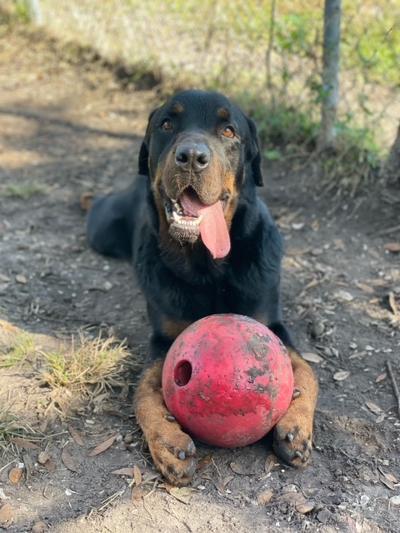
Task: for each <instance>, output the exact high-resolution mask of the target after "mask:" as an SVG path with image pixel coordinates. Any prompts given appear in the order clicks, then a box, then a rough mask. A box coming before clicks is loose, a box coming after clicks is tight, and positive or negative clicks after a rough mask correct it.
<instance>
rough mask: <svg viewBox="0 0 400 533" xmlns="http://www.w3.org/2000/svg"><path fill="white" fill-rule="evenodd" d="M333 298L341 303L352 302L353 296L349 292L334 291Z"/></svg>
mask: <svg viewBox="0 0 400 533" xmlns="http://www.w3.org/2000/svg"><path fill="white" fill-rule="evenodd" d="M334 296H335V297H336V299H337V300H340V301H341V302H351V301H353V300H354V296H353V295H352V294H350V293H349V292H347V291H344V290H343V289H339V290H338V291H336V292H335V294H334Z"/></svg>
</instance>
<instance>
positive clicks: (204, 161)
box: [175, 143, 211, 171]
mask: <svg viewBox="0 0 400 533" xmlns="http://www.w3.org/2000/svg"><path fill="white" fill-rule="evenodd" d="M210 159H211V152H210V149H209V148H208V146H207V145H206V144H203V143H190V144H181V145H179V146H178V147H177V149H176V152H175V162H176V164H177V165H178V166H179V167H181V168H183V169H184V170H190V169H192V170H196V171H200V170H204V169H205V168H207V167H208V165H209V163H210Z"/></svg>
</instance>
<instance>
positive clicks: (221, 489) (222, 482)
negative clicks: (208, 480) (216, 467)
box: [214, 476, 234, 493]
mask: <svg viewBox="0 0 400 533" xmlns="http://www.w3.org/2000/svg"><path fill="white" fill-rule="evenodd" d="M232 479H234V476H226V477H224V479H219V480H218V481H217V482H216V483H214V484H215V487H216V489H217V490H218V491H219V492H221V493H224V492H225V489H226V487H227V485H228V483H230V482H231V481H232Z"/></svg>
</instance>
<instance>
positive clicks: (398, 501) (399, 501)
mask: <svg viewBox="0 0 400 533" xmlns="http://www.w3.org/2000/svg"><path fill="white" fill-rule="evenodd" d="M389 501H390V503H391V504H392V505H400V494H399V495H398V496H392V497H391V498H390V499H389Z"/></svg>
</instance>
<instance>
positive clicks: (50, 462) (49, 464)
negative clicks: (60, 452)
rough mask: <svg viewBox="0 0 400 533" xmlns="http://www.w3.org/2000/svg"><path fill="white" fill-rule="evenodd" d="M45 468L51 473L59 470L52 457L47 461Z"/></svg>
mask: <svg viewBox="0 0 400 533" xmlns="http://www.w3.org/2000/svg"><path fill="white" fill-rule="evenodd" d="M43 466H44V467H45V469H46V470H47V471H48V472H50V473H52V472H55V471H56V470H57V464H56V462H55V461H54V459H53V458H52V457H50V459H49V460H48V461H46V462H45V463H44V465H43Z"/></svg>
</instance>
